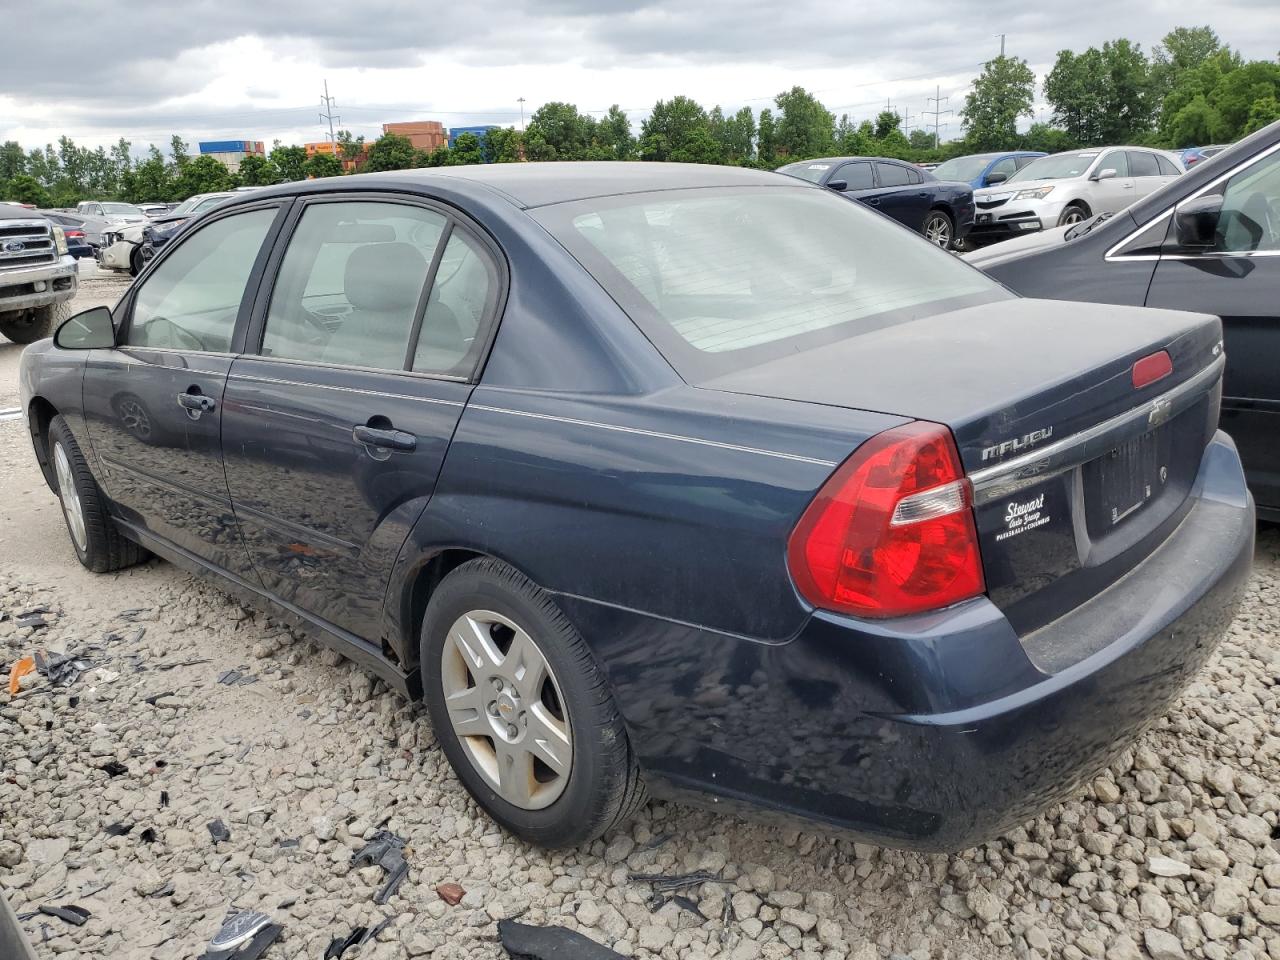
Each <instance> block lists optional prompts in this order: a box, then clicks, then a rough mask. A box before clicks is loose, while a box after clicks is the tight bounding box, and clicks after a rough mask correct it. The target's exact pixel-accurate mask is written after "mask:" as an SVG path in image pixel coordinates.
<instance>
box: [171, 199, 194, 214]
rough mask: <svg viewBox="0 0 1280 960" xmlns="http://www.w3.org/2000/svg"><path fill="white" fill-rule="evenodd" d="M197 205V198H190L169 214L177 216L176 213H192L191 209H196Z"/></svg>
mask: <svg viewBox="0 0 1280 960" xmlns="http://www.w3.org/2000/svg"><path fill="white" fill-rule="evenodd" d="M195 205H196V198H195V197H188V198H187V199H186V200H183V201H182V202H181V203H180V204H178V205H177V206H176V207H174V208H173V209H172V210H170V211H169V212H170V213H175V214H176V213H190V212H191V208H192V207H194V206H195Z"/></svg>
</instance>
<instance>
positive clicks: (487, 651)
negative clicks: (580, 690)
mask: <svg viewBox="0 0 1280 960" xmlns="http://www.w3.org/2000/svg"><path fill="white" fill-rule="evenodd" d="M440 681H441V685H442V687H443V691H442V692H443V694H444V702H445V709H446V710H447V711H448V714H449V722H450V724H451V726H452V727H453V732H454V733H455V734H457V736H458V741H459V743H460V744H461V745H462V747H463V750H464V752H465V753H466V755H467V759H468V760H470V761H471V764H472V766H474V767H475V769H476V770H477V771H478V772H479V773H480V774H481V776H483V777H484V779H485V780H486V781H487V782H488V784H489V786H490V787H492V788H493V789H494V790H496V791H497V793H498V795H499V796H500V797H502V799H503V800H505V801H506V802H507V803H510V804H512V805H513V806H516V807H520V808H521V809H524V810H541V809H543V808H545V807H547V806H550V805H551V804H552V803H554V802H555V801H556V799H557V798H558V797H559V796H560V794H561V793H563V792H564V788H565V786H566V785H567V784H568V781H569V772H570V770H571V769H572V765H573V736H572V731H571V729H570V726H569V715H568V711H567V710H566V709H565V707H564V697H563V696H562V695H561V692H560V684H559V682H558V681H557V680H556V677H555V674H554V672H553V671H552V669H551V665H550V664H549V663H548V662H547V658H546V656H545V655H544V654H543V652H542V650H541V649H540V648H539V647H538V645H537V643H536V642H535V641H534V639H533V638H532V637H531V636H530V635H529V633H528V632H527V631H526V630H524V629H523V628H522V627H521V626H520V625H519V624H517V623H516V622H515V621H513V620H510V619H509V618H507V617H505V616H503V615H502V614H499V613H494V612H493V611H491V610H472V611H470V612H468V613H465V614H463V615H462V616H461V617H459V618H458V619H457V620H455V621H454V623H453V626H452V627H450V628H449V635H448V638H447V639H446V640H445V644H444V648H443V650H442V651H441V653H440Z"/></svg>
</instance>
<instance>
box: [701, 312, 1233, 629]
mask: <svg viewBox="0 0 1280 960" xmlns="http://www.w3.org/2000/svg"><path fill="white" fill-rule="evenodd" d="M1162 350H1163V351H1167V352H1168V354H1169V358H1170V360H1171V361H1172V371H1171V372H1170V373H1169V374H1168V375H1166V376H1164V377H1162V378H1161V379H1159V380H1158V381H1156V382H1154V383H1151V384H1149V385H1145V386H1141V387H1135V386H1134V381H1133V368H1134V363H1135V362H1136V361H1138V360H1140V359H1142V358H1143V357H1147V356H1150V355H1151V354H1153V353H1157V352H1159V351H1162ZM1222 363H1223V357H1222V332H1221V323H1220V322H1219V320H1218V319H1217V318H1216V317H1211V316H1206V315H1202V314H1189V313H1182V312H1175V311H1168V310H1146V309H1137V308H1129V307H1115V306H1101V305H1096V304H1079V303H1066V302H1059V301H1039V300H1026V299H1013V300H1007V301H1001V302H996V303H989V304H985V305H982V306H977V307H970V308H967V309H964V310H958V311H953V312H949V313H943V314H938V315H935V316H930V317H923V318H920V319H918V320H914V321H910V322H907V323H901V324H897V325H894V326H888V327H884V328H881V329H879V330H873V331H870V332H868V333H866V334H862V335H859V336H854V337H850V338H848V339H846V340H843V341H839V342H837V343H834V344H828V345H826V346H823V347H821V348H820V349H815V350H809V351H803V352H800V353H796V354H792V355H789V356H787V357H784V358H780V359H777V360H773V361H770V362H768V363H764V364H761V365H759V366H755V367H750V368H747V369H743V370H739V371H735V372H733V373H729V374H725V375H722V376H719V377H716V378H714V379H711V380H708V381H705V382H703V383H700V384H699V386H701V387H704V388H709V389H716V390H725V391H729V392H734V393H744V394H752V395H760V396H772V397H780V398H783V399H790V400H799V401H805V402H810V403H817V404H824V405H830V406H840V407H851V408H859V409H865V410H874V411H878V412H884V413H892V414H897V415H900V416H904V417H911V418H915V419H920V420H932V421H935V422H938V423H943V424H946V425H947V426H948V427H950V428H951V431H952V433H953V434H954V436H955V439H956V443H957V446H958V448H959V451H960V457H961V460H962V462H963V464H964V467H965V470H966V472H967V473H968V474H969V477H970V479H971V480H972V481H973V483H974V504H975V506H974V511H975V516H976V519H977V526H978V535H979V540H980V544H981V548H982V557H983V567H984V572H985V575H986V581H987V589H988V595H989V596H990V597H991V599H992V600H993V601H994V602H995V603H996V604H997V605H998V606H1000V607H1001V608H1002V609H1003V610H1004V612H1005V613H1006V615H1007V616H1008V617H1009V619H1010V620H1011V622H1013V624H1014V626H1015V628H1017V629H1018V630H1019V631H1020V632H1022V633H1024V634H1025V633H1028V632H1030V631H1032V630H1034V629H1036V628H1037V627H1039V626H1042V625H1043V624H1045V623H1048V622H1050V621H1051V620H1054V619H1056V618H1057V617H1059V616H1061V615H1062V614H1063V613H1065V612H1067V611H1068V610H1070V609H1073V608H1074V607H1075V606H1078V605H1079V604H1080V603H1083V602H1084V601H1085V600H1087V599H1089V598H1090V597H1091V596H1094V595H1095V594H1096V593H1098V592H1099V591H1100V590H1102V589H1105V587H1106V586H1108V585H1109V584H1110V583H1113V582H1115V581H1116V580H1118V579H1119V578H1120V577H1121V576H1123V574H1124V573H1125V572H1127V571H1128V570H1129V569H1132V566H1133V564H1134V563H1136V562H1138V561H1139V560H1140V559H1141V558H1142V557H1144V556H1146V555H1147V554H1148V553H1150V552H1151V551H1152V550H1154V549H1155V547H1156V546H1158V545H1159V543H1161V542H1162V541H1163V540H1164V538H1165V537H1166V536H1167V535H1168V533H1169V532H1170V531H1171V530H1172V529H1173V527H1174V526H1176V525H1177V523H1178V521H1179V520H1180V519H1181V516H1182V513H1183V512H1184V511H1185V508H1186V506H1187V505H1188V494H1189V492H1190V490H1191V488H1192V485H1193V483H1194V481H1195V477H1196V475H1197V473H1198V471H1199V465H1200V460H1201V457H1202V455H1203V452H1204V448H1205V446H1206V445H1207V443H1208V442H1209V440H1210V438H1211V437H1212V436H1213V432H1214V430H1215V429H1216V426H1217V417H1218V404H1219V399H1220V394H1221V370H1222Z"/></svg>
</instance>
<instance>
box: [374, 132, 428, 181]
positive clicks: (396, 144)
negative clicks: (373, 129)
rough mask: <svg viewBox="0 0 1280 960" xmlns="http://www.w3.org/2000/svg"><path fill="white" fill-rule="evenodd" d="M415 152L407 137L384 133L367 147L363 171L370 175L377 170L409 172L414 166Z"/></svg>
mask: <svg viewBox="0 0 1280 960" xmlns="http://www.w3.org/2000/svg"><path fill="white" fill-rule="evenodd" d="M416 153H417V151H415V150H414V149H413V143H412V142H411V141H410V140H409V138H408V137H402V136H400V135H399V134H396V133H384V134H383V135H382V136H380V137H379V138H378V139H377V140H375V141H373V144H372V145H371V146H370V147H369V159H368V160H367V161H365V165H364V169H365V170H366V171H368V172H370V173H373V172H376V171H378V170H409V169H411V168H412V167H414V166H415V165H416V159H417V158H416V156H415V154H416Z"/></svg>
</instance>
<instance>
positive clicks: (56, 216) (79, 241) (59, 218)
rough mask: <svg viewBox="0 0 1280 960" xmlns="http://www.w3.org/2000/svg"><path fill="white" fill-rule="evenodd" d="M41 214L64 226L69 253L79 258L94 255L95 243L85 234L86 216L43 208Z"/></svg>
mask: <svg viewBox="0 0 1280 960" xmlns="http://www.w3.org/2000/svg"><path fill="white" fill-rule="evenodd" d="M40 216H42V217H45V218H46V219H48V220H49V221H50V222H52V223H56V224H57V225H58V226H60V227H61V228H62V234H63V236H65V237H66V238H67V253H69V254H70V255H71V256H73V257H75V258H76V259H77V260H79V259H81V258H82V257H92V256H93V255H94V253H93V244H91V243H90V242H89V238H88V237H87V236H85V231H84V220H85V218H84V217H78V216H76V215H75V214H74V213H61V212H60V211H57V210H41V211H40Z"/></svg>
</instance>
